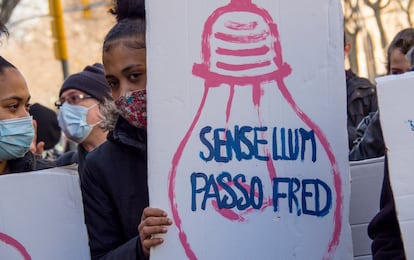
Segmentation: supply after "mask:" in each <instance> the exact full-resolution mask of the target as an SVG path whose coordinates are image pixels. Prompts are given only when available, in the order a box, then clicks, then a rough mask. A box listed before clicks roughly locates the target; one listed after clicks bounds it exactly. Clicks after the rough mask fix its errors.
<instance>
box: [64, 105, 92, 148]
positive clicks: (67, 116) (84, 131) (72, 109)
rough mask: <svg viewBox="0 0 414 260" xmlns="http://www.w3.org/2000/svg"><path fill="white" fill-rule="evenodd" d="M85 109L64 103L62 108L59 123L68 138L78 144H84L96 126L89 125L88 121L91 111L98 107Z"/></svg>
mask: <svg viewBox="0 0 414 260" xmlns="http://www.w3.org/2000/svg"><path fill="white" fill-rule="evenodd" d="M96 105H97V104H95V105H92V106H91V107H89V108H88V107H83V106H78V105H71V104H68V103H64V104H63V105H62V106H61V107H60V111H59V115H58V122H59V126H60V128H61V129H62V130H63V132H64V133H65V135H66V137H67V138H69V139H70V140H72V141H74V142H76V143H82V142H83V141H85V139H86V138H87V137H88V136H89V134H90V133H91V132H92V129H93V127H94V126H95V125H96V124H99V122H98V123H96V124H93V125H91V124H88V121H87V119H86V117H87V115H88V111H89V109H91V108H92V107H94V106H96Z"/></svg>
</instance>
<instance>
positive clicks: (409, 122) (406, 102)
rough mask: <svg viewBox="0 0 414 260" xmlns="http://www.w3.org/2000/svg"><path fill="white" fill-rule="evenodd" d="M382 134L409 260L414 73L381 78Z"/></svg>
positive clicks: (413, 241)
mask: <svg viewBox="0 0 414 260" xmlns="http://www.w3.org/2000/svg"><path fill="white" fill-rule="evenodd" d="M376 81H377V89H378V104H379V111H380V120H381V127H382V133H383V135H384V141H385V145H386V147H387V155H388V169H389V175H390V183H391V188H392V191H393V194H394V200H395V206H396V211H397V217H398V221H399V223H400V230H401V233H402V238H403V242H404V248H405V255H406V257H407V259H414V191H413V189H412V186H413V184H414V175H413V171H412V169H413V168H414V160H413V158H414V109H413V107H412V102H413V101H412V100H413V97H414V87H413V85H414V72H409V73H405V74H402V75H391V76H385V77H381V78H377V79H376Z"/></svg>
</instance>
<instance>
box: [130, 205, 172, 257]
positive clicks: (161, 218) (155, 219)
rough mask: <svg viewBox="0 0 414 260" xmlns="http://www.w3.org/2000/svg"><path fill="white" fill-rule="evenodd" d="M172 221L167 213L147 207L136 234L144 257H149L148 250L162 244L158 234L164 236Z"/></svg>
mask: <svg viewBox="0 0 414 260" xmlns="http://www.w3.org/2000/svg"><path fill="white" fill-rule="evenodd" d="M171 224H172V220H171V219H170V218H168V216H167V213H166V212H165V211H163V210H161V209H158V208H151V207H147V208H145V209H144V212H143V213H142V217H141V222H140V224H139V225H138V233H139V238H140V241H141V246H142V250H143V252H144V254H145V256H146V257H149V252H150V248H151V247H154V246H158V245H160V244H162V243H163V242H164V239H163V238H162V237H159V236H157V235H158V234H165V233H167V231H168V228H167V227H168V226H170V225H171Z"/></svg>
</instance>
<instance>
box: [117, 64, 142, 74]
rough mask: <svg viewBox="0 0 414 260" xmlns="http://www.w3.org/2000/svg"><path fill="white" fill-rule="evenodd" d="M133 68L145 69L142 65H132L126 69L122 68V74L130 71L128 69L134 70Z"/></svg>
mask: <svg viewBox="0 0 414 260" xmlns="http://www.w3.org/2000/svg"><path fill="white" fill-rule="evenodd" d="M134 67H145V66H144V65H142V64H132V65H130V66H128V67H126V68H124V69H123V70H122V73H125V72H127V71H128V70H130V69H132V68H134Z"/></svg>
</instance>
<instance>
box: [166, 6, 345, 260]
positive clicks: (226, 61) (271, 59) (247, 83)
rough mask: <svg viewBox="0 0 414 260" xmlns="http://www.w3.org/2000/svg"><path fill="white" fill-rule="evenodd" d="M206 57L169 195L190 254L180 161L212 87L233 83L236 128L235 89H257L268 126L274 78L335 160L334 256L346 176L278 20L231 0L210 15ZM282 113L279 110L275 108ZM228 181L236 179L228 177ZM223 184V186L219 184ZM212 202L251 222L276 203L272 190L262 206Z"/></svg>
mask: <svg viewBox="0 0 414 260" xmlns="http://www.w3.org/2000/svg"><path fill="white" fill-rule="evenodd" d="M241 14H242V15H241ZM201 52H202V63H200V64H197V63H196V64H194V65H193V70H192V73H193V75H194V76H197V77H200V78H202V79H204V92H203V96H202V99H201V102H200V105H199V107H198V110H197V112H196V114H195V117H194V119H193V121H192V123H191V125H190V127H189V129H188V131H187V132H186V134H185V136H184V138H183V139H182V140H181V142H180V143H179V146H178V148H177V149H176V151H175V153H174V156H173V159H172V165H171V169H170V172H169V178H168V196H169V200H170V207H171V211H172V218H173V221H174V224H175V226H176V227H177V229H178V233H179V240H180V243H181V245H182V246H183V248H184V251H185V254H186V255H187V257H188V258H189V259H197V258H198V257H197V254H196V252H195V250H193V248H192V245H191V242H190V240H189V239H188V236H187V232H186V230H185V228H184V224H183V219H182V216H181V214H180V210H179V205H178V204H179V203H178V201H177V197H176V195H177V194H176V191H177V183H176V179H177V176H178V175H179V174H181V172H180V171H179V169H178V168H179V166H180V163H181V160H182V157H183V153H184V150H185V149H186V147H187V146H188V144H189V140H190V137H191V136H192V135H193V134H194V131H195V128H196V125H197V123H198V122H199V120H200V117H201V115H202V113H203V111H204V109H205V105H206V100H207V96H208V95H209V92H210V91H211V90H212V89H215V88H223V87H225V86H226V87H228V88H229V96H228V99H227V105H226V109H225V112H224V113H225V122H224V124H225V129H226V131H227V129H229V128H230V125H229V121H230V118H231V114H232V112H233V111H232V108H233V106H234V104H235V103H234V102H235V101H234V97H235V93H236V92H237V90H238V89H240V88H246V87H248V88H250V89H251V102H252V103H253V106H254V108H255V110H256V112H255V113H256V116H257V117H258V122H259V127H263V126H264V125H263V120H264V119H263V115H262V111H261V102H262V97H263V93H264V88H265V87H268V86H267V85H266V83H269V82H273V83H275V85H276V86H277V88H278V91H279V92H280V93H281V95H282V97H283V98H284V99H285V100H286V102H287V103H288V105H289V107H290V109H292V110H293V111H294V113H295V114H296V115H297V117H298V118H300V120H301V121H302V122H303V123H304V124H305V125H306V126H307V127H309V128H310V129H312V130H313V131H314V133H315V136H316V138H317V139H318V141H319V143H320V144H321V147H322V150H323V152H324V153H325V155H326V157H327V161H329V165H330V166H329V168H330V174H331V175H332V179H333V182H332V183H333V191H334V194H335V199H334V203H333V228H332V234H331V237H330V239H329V241H328V244H327V247H326V253H325V256H324V259H331V258H332V257H333V254H334V252H335V249H336V248H337V246H338V244H339V239H340V234H341V228H342V214H343V191H342V179H341V174H340V171H339V169H338V164H337V161H336V158H335V156H334V153H333V151H332V149H331V147H330V144H329V141H328V140H327V138H326V136H325V135H324V133H323V131H322V130H321V128H320V127H319V126H318V125H317V124H316V123H314V122H313V121H312V120H311V119H310V118H309V117H308V116H307V115H306V113H305V112H304V111H302V110H301V109H300V108H299V106H298V105H297V104H296V102H295V101H294V99H293V97H292V95H291V94H290V92H289V90H288V88H287V86H286V84H285V82H284V79H285V78H286V77H288V76H289V75H290V74H291V72H292V69H291V67H290V66H289V64H287V63H286V62H284V61H283V57H282V46H281V42H280V38H279V32H278V28H277V25H276V24H275V23H274V21H273V18H272V17H271V15H270V14H269V13H268V11H267V10H265V9H263V8H260V7H258V6H257V5H255V4H254V3H252V1H251V0H231V1H230V3H229V4H228V5H225V6H223V7H219V8H218V9H216V10H215V11H214V12H213V13H212V14H211V15H210V16H209V17H208V19H207V20H206V22H205V24H204V30H203V35H202V49H201ZM275 113H276V114H277V112H276V111H275ZM258 138H261V139H265V138H266V135H265V134H264V133H260V135H259V137H258ZM262 152H263V154H265V155H267V156H269V157H271V148H269V147H268V146H266V145H264V146H263V150H262ZM265 168H266V171H267V177H266V179H267V180H268V181H269V182H270V183H272V181H273V180H274V179H275V178H277V177H278V172H277V165H275V161H274V160H267V161H266V167H265ZM227 185H228V186H234V185H236V184H235V183H234V179H233V181H231V180H230V181H228V183H227ZM241 186H243V187H244V189H245V190H251V191H252V194H254V197H255V198H256V199H257V198H258V197H259V195H258V192H257V190H256V189H254V188H252V184H247V183H244V182H243V183H242V184H241ZM219 190H222V188H219ZM211 205H212V207H213V208H214V209H215V210H216V211H217V212H218V214H220V215H221V216H222V217H223V218H226V219H228V220H229V221H231V222H238V223H243V222H248V220H247V218H248V215H249V214H252V213H253V212H255V211H259V212H263V211H264V210H266V209H267V208H269V207H271V206H272V205H274V201H273V199H272V197H271V196H264V197H263V202H262V203H261V207H260V209H258V210H257V209H254V208H248V209H246V210H243V211H236V210H234V209H229V208H220V207H219V206H218V203H217V201H216V200H214V199H213V200H212V202H211Z"/></svg>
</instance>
